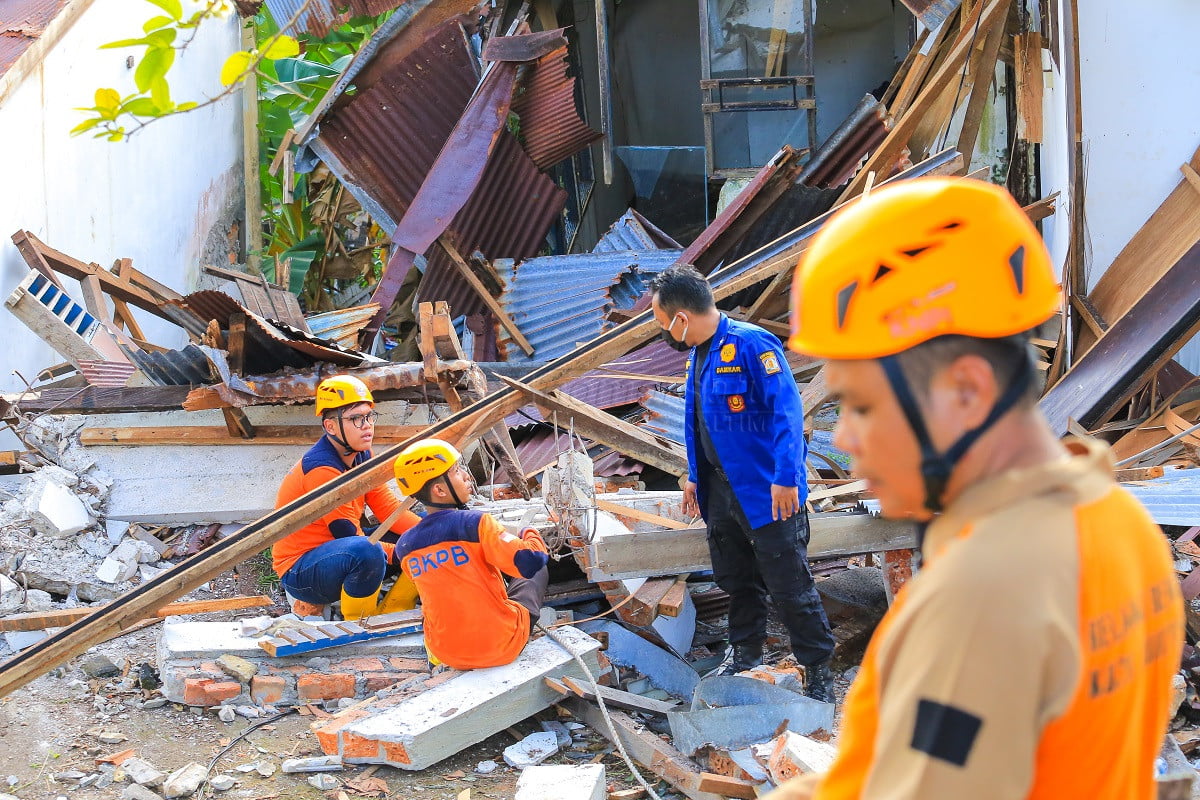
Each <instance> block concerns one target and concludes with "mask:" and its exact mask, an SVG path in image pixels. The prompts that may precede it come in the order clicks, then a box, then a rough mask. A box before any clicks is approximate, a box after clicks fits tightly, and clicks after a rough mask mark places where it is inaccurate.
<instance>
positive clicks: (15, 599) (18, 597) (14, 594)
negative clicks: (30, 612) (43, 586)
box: [0, 573, 25, 613]
mask: <svg viewBox="0 0 1200 800" xmlns="http://www.w3.org/2000/svg"><path fill="white" fill-rule="evenodd" d="M23 602H25V591H24V590H23V589H22V588H21V587H20V586H19V585H17V582H16V581H14V580H13V579H12V578H10V577H8V576H7V575H4V574H2V573H0V612H3V613H7V612H10V611H16V610H17V609H18V608H20V607H21V603H23Z"/></svg>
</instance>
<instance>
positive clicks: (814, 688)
mask: <svg viewBox="0 0 1200 800" xmlns="http://www.w3.org/2000/svg"><path fill="white" fill-rule="evenodd" d="M804 694H805V695H806V696H807V697H811V698H812V699H813V700H819V701H821V702H822V703H835V702H837V698H836V697H834V694H833V674H832V673H831V672H830V671H829V662H828V661H822V662H821V663H820V664H812V665H810V666H806V667H805V668H804Z"/></svg>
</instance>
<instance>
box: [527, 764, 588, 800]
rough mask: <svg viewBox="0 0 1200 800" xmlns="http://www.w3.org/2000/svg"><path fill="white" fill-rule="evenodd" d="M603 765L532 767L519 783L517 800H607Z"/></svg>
mask: <svg viewBox="0 0 1200 800" xmlns="http://www.w3.org/2000/svg"><path fill="white" fill-rule="evenodd" d="M606 785H607V779H606V776H605V770H604V765H603V764H581V765H579V766H571V765H561V766H560V765H554V766H541V767H536V766H535V767H530V768H529V769H527V770H525V771H524V772H522V773H521V777H520V779H518V780H517V793H516V795H515V797H514V799H513V800H604V799H605V796H606V794H605V793H606Z"/></svg>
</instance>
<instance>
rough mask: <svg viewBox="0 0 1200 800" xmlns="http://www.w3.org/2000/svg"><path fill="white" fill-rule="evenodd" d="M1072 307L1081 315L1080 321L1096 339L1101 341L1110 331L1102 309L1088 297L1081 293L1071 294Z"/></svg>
mask: <svg viewBox="0 0 1200 800" xmlns="http://www.w3.org/2000/svg"><path fill="white" fill-rule="evenodd" d="M1071 305H1072V306H1073V307H1074V308H1075V310H1076V311H1077V312H1078V313H1079V319H1081V320H1083V323H1084V324H1085V325H1086V326H1087V327H1088V330H1090V331H1091V332H1092V334H1093V335H1094V336H1095V338H1097V339H1099V338H1100V337H1101V336H1103V335H1104V333H1105V331H1107V330H1108V322H1106V321H1105V319H1104V317H1103V315H1101V313H1100V309H1098V308H1096V306H1095V305H1093V303H1092V302H1091V300H1089V299H1088V297H1087V295H1085V294H1082V293H1080V292H1072V293H1071Z"/></svg>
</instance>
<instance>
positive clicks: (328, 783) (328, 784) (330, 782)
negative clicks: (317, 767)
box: [308, 772, 342, 792]
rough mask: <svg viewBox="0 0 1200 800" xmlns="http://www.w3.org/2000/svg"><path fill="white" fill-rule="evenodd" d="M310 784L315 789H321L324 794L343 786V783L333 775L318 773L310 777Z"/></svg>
mask: <svg viewBox="0 0 1200 800" xmlns="http://www.w3.org/2000/svg"><path fill="white" fill-rule="evenodd" d="M308 783H309V785H311V786H312V787H313V788H315V789H320V790H321V791H322V792H328V791H330V790H331V789H336V788H338V787H339V786H341V785H342V784H341V782H340V781H339V780H338V779H337V778H335V777H333V776H332V775H326V774H325V773H323V772H322V773H317V774H316V775H309V776H308Z"/></svg>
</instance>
